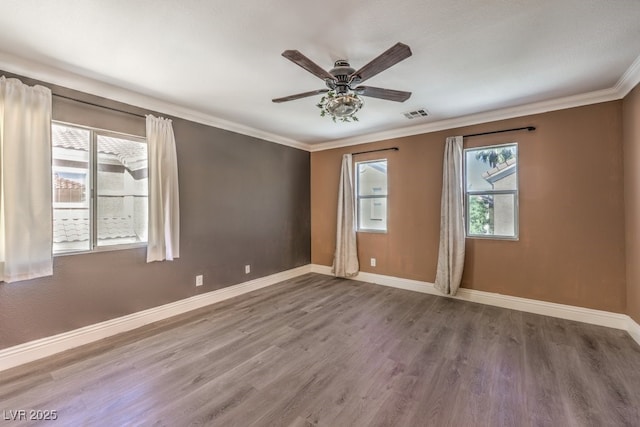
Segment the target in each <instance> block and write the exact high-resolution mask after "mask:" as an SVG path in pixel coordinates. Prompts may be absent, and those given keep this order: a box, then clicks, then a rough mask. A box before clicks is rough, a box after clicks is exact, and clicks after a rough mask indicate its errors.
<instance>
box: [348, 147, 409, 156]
mask: <svg viewBox="0 0 640 427" xmlns="http://www.w3.org/2000/svg"><path fill="white" fill-rule="evenodd" d="M389 150H393V151H400V149H399V148H398V147H389V148H381V149H379V150H369V151H358V152H357V153H351V155H352V156H355V155H357V154H367V153H377V152H378V151H389Z"/></svg>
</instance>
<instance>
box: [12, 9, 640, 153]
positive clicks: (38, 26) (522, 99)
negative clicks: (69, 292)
mask: <svg viewBox="0 0 640 427" xmlns="http://www.w3.org/2000/svg"><path fill="white" fill-rule="evenodd" d="M0 7H1V9H2V10H3V13H2V14H0V69H4V70H6V71H9V72H15V73H21V74H23V75H26V76H29V77H34V78H40V79H43V80H46V81H49V82H51V83H56V84H63V85H66V86H71V87H73V88H75V89H79V90H85V91H87V92H91V93H94V94H97V95H101V96H106V97H109V98H113V99H117V100H120V101H124V102H130V103H134V104H136V105H139V106H141V107H145V108H153V107H160V108H162V109H159V111H162V112H164V113H166V114H173V115H177V116H182V117H186V118H191V119H195V120H198V121H201V122H205V123H209V124H214V125H217V126H219V127H222V128H226V129H231V130H235V131H240V132H243V133H246V134H249V135H254V136H259V137H263V138H265V139H268V140H272V141H276V142H281V143H285V144H289V145H294V146H295V145H297V146H301V147H303V148H305V147H306V148H308V149H311V150H313V149H316V148H317V147H320V145H318V144H321V143H324V144H322V146H331V145H333V146H335V145H340V144H343V145H344V144H349V143H353V142H358V141H366V140H372V139H376V138H378V139H379V138H380V137H384V136H395V135H406V134H411V133H418V132H420V131H422V130H424V129H430V128H435V127H438V126H440V127H442V126H445V125H447V124H452V123H465V124H470V123H472V122H474V121H476V122H478V121H489V120H490V119H492V118H498V117H499V116H501V115H512V116H514V115H518V114H521V113H522V114H524V113H528V112H531V111H535V110H536V109H535V108H533V109H532V108H529V107H531V106H534V107H535V106H537V108H538V109H545V108H546V109H553V106H560V105H565V104H567V105H571V104H572V102H573V103H574V104H579V103H587V102H589V100H600V99H606V97H610V98H612V99H614V98H615V97H616V96H619V95H620V86H621V85H622V84H624V83H626V84H627V86H629V84H630V83H631V84H635V83H637V80H638V79H637V78H636V77H635V75H636V74H639V75H640V72H638V70H640V59H639V58H640V1H638V0H609V1H602V0H528V1H525V0H482V1H469V0H466V1H463V0H394V1H390V0H367V1H344V0H324V1H308V0H307V1H304V0H302V1H301V0H269V1H264V0H260V1H258V0H248V1H238V2H232V1H224V2H223V1H219V0H210V1H205V0H180V1H168V0H135V1H131V0H56V1H42V0H0ZM396 42H403V43H405V44H408V45H409V46H410V47H411V50H412V51H413V56H411V57H410V58H408V59H406V60H404V61H402V62H400V63H399V64H397V65H395V66H393V67H392V68H390V69H388V70H386V71H384V72H382V73H381V74H379V75H377V76H375V77H373V78H371V79H370V80H368V81H367V83H366V84H367V85H371V86H378V87H384V88H390V89H398V90H404V91H411V92H413V95H412V96H411V98H410V99H409V100H408V101H406V102H404V103H395V102H390V101H383V100H378V99H374V98H365V106H364V107H363V109H362V111H361V112H360V113H359V114H358V117H359V119H360V122H358V123H333V122H331V120H330V119H328V118H323V117H320V116H319V110H318V108H317V107H316V106H315V104H316V103H317V101H318V99H319V96H316V97H311V98H304V99H299V100H296V101H291V102H288V103H283V104H275V103H272V102H271V99H272V98H277V97H282V96H286V95H290V94H294V93H299V92H306V91H310V90H314V89H321V88H323V87H324V83H323V82H322V81H321V80H320V79H318V78H317V77H315V76H313V75H312V74H310V73H308V72H306V71H305V70H303V69H302V68H300V67H298V66H296V65H295V64H293V63H292V62H290V61H288V60H287V59H285V58H283V57H282V56H280V54H281V53H282V52H283V51H284V50H286V49H297V50H299V51H300V52H302V53H303V54H304V55H306V56H307V57H309V58H310V59H312V60H313V61H315V62H316V63H317V64H318V65H320V66H321V67H323V68H325V69H330V68H331V67H332V66H333V62H334V61H335V60H337V59H347V60H349V61H350V63H351V65H352V66H353V67H354V68H356V69H357V68H360V67H361V66H362V65H364V64H365V63H367V62H369V61H370V60H371V59H373V58H374V57H376V56H377V55H379V54H380V53H382V52H383V51H384V50H386V49H387V48H389V47H390V46H392V45H393V44H395V43H396ZM629 76H631V79H632V80H633V81H631V82H630V83H629V82H628V81H627V80H629V78H630V77H629ZM625 79H626V80H625ZM419 108H425V109H426V110H428V111H429V113H430V116H429V117H427V118H423V119H414V120H407V119H406V118H404V116H403V114H402V113H404V112H407V111H411V110H414V109H419ZM465 120H466V121H465Z"/></svg>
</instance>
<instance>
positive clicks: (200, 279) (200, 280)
mask: <svg viewBox="0 0 640 427" xmlns="http://www.w3.org/2000/svg"><path fill="white" fill-rule="evenodd" d="M203 279H204V278H203V277H202V274H198V275H197V276H196V286H202V285H203V283H204V282H203Z"/></svg>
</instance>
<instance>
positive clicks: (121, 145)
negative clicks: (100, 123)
mask: <svg viewBox="0 0 640 427" xmlns="http://www.w3.org/2000/svg"><path fill="white" fill-rule="evenodd" d="M51 131H52V135H51V139H52V145H53V146H54V147H59V148H66V149H70V150H80V151H88V150H89V138H90V132H89V131H88V130H85V129H79V128H73V127H67V126H61V125H55V124H54V125H53V126H52V127H51ZM98 152H100V153H103V154H112V155H114V156H116V158H117V159H118V160H119V161H120V162H121V163H122V164H123V165H124V166H125V167H126V168H127V169H129V170H138V169H143V168H146V167H147V163H146V160H147V147H146V144H144V143H142V142H138V141H131V140H127V139H122V138H115V137H111V136H105V135H98Z"/></svg>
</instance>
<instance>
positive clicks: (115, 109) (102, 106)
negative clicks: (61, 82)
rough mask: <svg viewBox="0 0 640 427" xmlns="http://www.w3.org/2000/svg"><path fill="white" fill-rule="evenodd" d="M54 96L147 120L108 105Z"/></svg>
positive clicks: (140, 115) (144, 117) (55, 94)
mask: <svg viewBox="0 0 640 427" xmlns="http://www.w3.org/2000/svg"><path fill="white" fill-rule="evenodd" d="M52 95H53V96H57V97H58V98H63V99H68V100H69V101H75V102H79V103H81V104H87V105H91V106H93V107H98V108H105V109H107V110H111V111H116V112H118V113H125V114H130V115H132V116H136V117H141V118H143V119H146V118H147V117H146V116H143V115H142V114H137V113H132V112H130V111H124V110H120V109H118V108H113V107H107V106H106V105H100V104H94V103H93V102H89V101H83V100H81V99H76V98H71V97H69V96H64V95H60V94H57V93H52Z"/></svg>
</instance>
